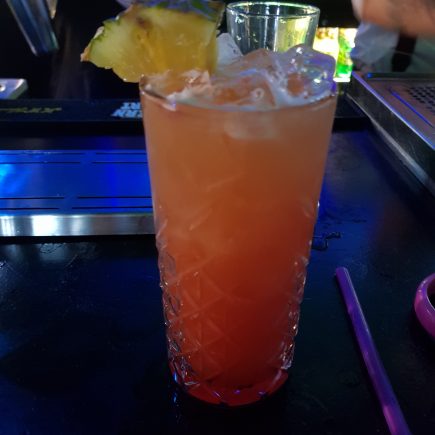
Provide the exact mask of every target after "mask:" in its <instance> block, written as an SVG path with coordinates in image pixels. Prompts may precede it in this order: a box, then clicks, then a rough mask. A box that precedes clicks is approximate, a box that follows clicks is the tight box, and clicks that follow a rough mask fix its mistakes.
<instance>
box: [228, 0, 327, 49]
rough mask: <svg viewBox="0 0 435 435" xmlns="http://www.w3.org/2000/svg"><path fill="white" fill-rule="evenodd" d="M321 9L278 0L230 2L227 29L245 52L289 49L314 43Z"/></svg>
mask: <svg viewBox="0 0 435 435" xmlns="http://www.w3.org/2000/svg"><path fill="white" fill-rule="evenodd" d="M319 15H320V10H319V9H318V8H316V7H315V6H310V5H303V4H298V3H289V2H276V1H265V2H260V1H247V2H236V3H230V4H229V5H228V6H227V9H226V16H227V28H228V32H229V33H230V35H231V36H232V37H233V39H234V40H235V41H236V44H237V45H238V46H239V48H240V50H241V52H242V53H243V54H246V53H249V52H250V51H253V50H256V49H258V48H266V49H268V50H272V51H287V50H288V49H289V48H291V47H293V46H295V45H298V44H307V45H309V46H310V47H311V46H312V45H313V42H314V37H315V35H316V29H317V24H318V21H319Z"/></svg>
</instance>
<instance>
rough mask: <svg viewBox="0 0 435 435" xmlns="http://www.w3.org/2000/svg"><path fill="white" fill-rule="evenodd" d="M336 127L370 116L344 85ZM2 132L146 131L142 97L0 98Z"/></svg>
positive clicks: (352, 124)
mask: <svg viewBox="0 0 435 435" xmlns="http://www.w3.org/2000/svg"><path fill="white" fill-rule="evenodd" d="M339 92H340V94H339V97H338V104H337V110H336V113H335V119H334V128H335V129H350V128H361V127H364V126H366V125H367V124H368V118H367V116H366V115H365V114H364V113H363V112H362V111H361V110H360V109H359V108H358V107H357V106H356V105H355V104H354V103H353V102H352V101H351V100H350V99H348V98H347V97H346V95H345V88H343V89H341V90H340V91H339ZM0 132H2V133H3V134H6V133H8V134H11V135H14V136H23V135H24V136H29V135H43V136H47V135H59V134H63V135H89V134H118V135H119V134H121V135H122V134H142V133H143V126H142V114H141V110H140V103H139V100H138V99H128V98H125V99H108V98H106V99H94V100H49V99H23V98H20V99H17V100H0Z"/></svg>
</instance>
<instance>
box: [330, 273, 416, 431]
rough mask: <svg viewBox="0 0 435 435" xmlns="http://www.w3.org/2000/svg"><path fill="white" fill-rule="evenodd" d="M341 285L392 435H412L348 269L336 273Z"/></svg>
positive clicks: (348, 311)
mask: <svg viewBox="0 0 435 435" xmlns="http://www.w3.org/2000/svg"><path fill="white" fill-rule="evenodd" d="M335 276H336V277H337V280H338V284H339V287H340V290H341V293H342V294H343V298H344V301H345V303H346V307H347V313H348V314H349V317H350V320H351V321H352V325H353V329H354V331H355V335H356V338H357V340H358V344H359V347H360V350H361V353H362V356H363V358H364V362H365V364H366V367H367V370H368V372H369V375H370V378H371V380H372V383H373V386H374V389H375V391H376V395H377V396H378V399H379V401H380V402H381V406H382V412H383V413H384V417H385V420H386V421H387V425H388V428H389V429H390V432H391V434H392V435H410V434H411V432H410V430H409V428H408V425H407V424H406V421H405V418H404V417H403V414H402V411H401V409H400V406H399V402H398V401H397V398H396V396H395V394H394V391H393V389H392V387H391V384H390V381H389V380H388V376H387V374H386V372H385V368H384V366H383V365H382V362H381V359H380V357H379V354H378V351H377V350H376V347H375V344H374V342H373V339H372V336H371V334H370V330H369V327H368V325H367V322H366V319H365V318H364V314H363V312H362V309H361V305H360V304H359V302H358V297H357V295H356V293H355V289H354V288H353V284H352V280H351V279H350V275H349V272H348V270H347V269H346V268H345V267H338V268H337V269H336V270H335Z"/></svg>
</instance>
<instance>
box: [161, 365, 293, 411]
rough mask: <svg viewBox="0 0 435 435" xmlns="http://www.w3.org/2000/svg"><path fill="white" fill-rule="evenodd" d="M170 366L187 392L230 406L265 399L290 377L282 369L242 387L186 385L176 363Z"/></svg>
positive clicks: (208, 400) (174, 376)
mask: <svg viewBox="0 0 435 435" xmlns="http://www.w3.org/2000/svg"><path fill="white" fill-rule="evenodd" d="M169 367H170V370H171V373H172V376H173V378H174V380H175V382H176V383H177V384H178V385H179V386H180V387H181V389H182V390H183V391H185V392H186V393H187V394H189V395H190V396H192V397H195V398H196V399H199V400H201V401H203V402H207V403H211V404H213V405H221V406H229V407H231V406H243V405H249V404H252V403H255V402H258V401H260V400H264V399H265V398H267V397H268V396H270V395H271V394H273V393H274V392H275V391H277V390H278V389H279V388H280V387H281V386H282V385H283V384H284V383H285V381H286V380H287V378H288V373H287V371H286V370H281V371H280V372H279V373H278V374H277V375H276V376H275V377H274V378H273V379H269V380H267V381H263V382H260V383H258V384H255V385H253V386H251V387H245V388H242V389H234V388H225V387H221V386H216V385H213V382H194V383H193V382H192V384H191V385H186V384H184V383H182V380H181V377H180V376H179V375H178V373H177V370H176V369H175V367H174V365H173V364H172V363H169Z"/></svg>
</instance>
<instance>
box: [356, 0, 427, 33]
mask: <svg viewBox="0 0 435 435" xmlns="http://www.w3.org/2000/svg"><path fill="white" fill-rule="evenodd" d="M352 5H353V9H354V12H355V15H356V16H357V17H358V18H359V19H360V20H361V21H367V22H371V23H375V24H378V25H380V26H383V27H385V28H387V29H392V30H398V31H399V32H400V33H403V34H408V35H411V36H417V35H421V36H433V35H435V0H400V1H398V0H352Z"/></svg>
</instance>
